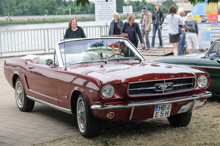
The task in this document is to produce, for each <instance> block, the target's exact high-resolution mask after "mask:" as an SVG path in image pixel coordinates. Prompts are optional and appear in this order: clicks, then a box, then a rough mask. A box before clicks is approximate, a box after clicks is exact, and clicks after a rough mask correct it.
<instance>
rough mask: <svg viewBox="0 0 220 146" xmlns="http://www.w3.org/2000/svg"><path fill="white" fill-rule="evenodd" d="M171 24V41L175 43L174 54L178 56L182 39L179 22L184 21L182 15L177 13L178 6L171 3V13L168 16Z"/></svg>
mask: <svg viewBox="0 0 220 146" xmlns="http://www.w3.org/2000/svg"><path fill="white" fill-rule="evenodd" d="M166 18H167V19H166V20H167V22H168V26H169V38H170V43H172V45H173V54H174V56H178V42H179V40H180V32H179V24H180V23H181V22H182V21H181V17H180V15H177V14H176V6H175V5H171V6H170V9H169V15H167V17H166Z"/></svg>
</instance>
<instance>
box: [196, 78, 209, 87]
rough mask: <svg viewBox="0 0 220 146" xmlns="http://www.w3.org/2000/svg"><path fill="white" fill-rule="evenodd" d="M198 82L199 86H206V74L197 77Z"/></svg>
mask: <svg viewBox="0 0 220 146" xmlns="http://www.w3.org/2000/svg"><path fill="white" fill-rule="evenodd" d="M197 84H198V86H199V88H205V87H206V86H207V84H208V78H207V77H206V76H205V75H201V76H199V77H198V79H197Z"/></svg>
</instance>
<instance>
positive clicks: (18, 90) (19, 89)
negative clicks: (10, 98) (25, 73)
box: [15, 81, 24, 108]
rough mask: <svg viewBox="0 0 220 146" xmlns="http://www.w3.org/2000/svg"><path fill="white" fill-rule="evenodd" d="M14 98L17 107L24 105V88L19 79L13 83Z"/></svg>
mask: <svg viewBox="0 0 220 146" xmlns="http://www.w3.org/2000/svg"><path fill="white" fill-rule="evenodd" d="M15 99H16V102H17V105H18V107H19V108H22V107H23V106H24V90H23V86H22V84H21V81H17V82H16V85H15Z"/></svg>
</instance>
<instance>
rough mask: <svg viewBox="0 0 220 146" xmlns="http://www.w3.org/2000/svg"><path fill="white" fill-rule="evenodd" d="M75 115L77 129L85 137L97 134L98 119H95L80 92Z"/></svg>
mask: <svg viewBox="0 0 220 146" xmlns="http://www.w3.org/2000/svg"><path fill="white" fill-rule="evenodd" d="M76 116H77V123H78V127H79V131H80V133H81V134H82V136H84V137H86V138H91V137H95V136H97V135H98V134H99V130H100V129H99V126H100V125H99V122H100V121H99V120H98V119H96V118H95V117H94V116H93V115H92V113H91V111H90V108H89V106H88V104H87V101H86V99H85V98H84V96H83V95H82V94H79V96H78V99H77V105H76Z"/></svg>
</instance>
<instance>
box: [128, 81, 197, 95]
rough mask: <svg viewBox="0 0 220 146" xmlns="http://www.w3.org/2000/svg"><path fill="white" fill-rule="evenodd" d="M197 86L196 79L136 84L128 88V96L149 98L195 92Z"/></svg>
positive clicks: (131, 84)
mask: <svg viewBox="0 0 220 146" xmlns="http://www.w3.org/2000/svg"><path fill="white" fill-rule="evenodd" d="M195 85H196V80H195V77H188V78H174V79H165V80H151V81H142V82H134V83H130V84H129V86H128V95H129V96H149V95H163V94H172V93H178V92H183V91H190V90H193V89H194V88H195Z"/></svg>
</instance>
